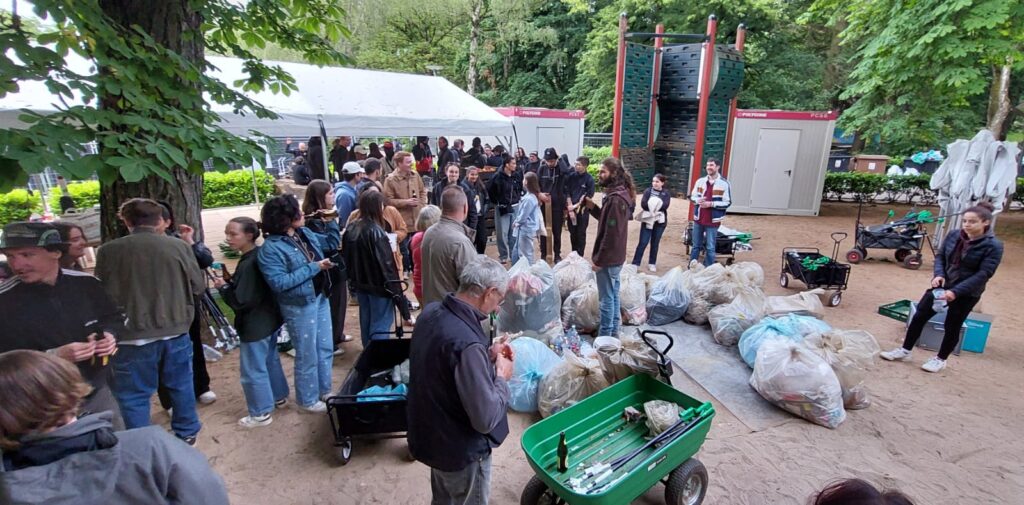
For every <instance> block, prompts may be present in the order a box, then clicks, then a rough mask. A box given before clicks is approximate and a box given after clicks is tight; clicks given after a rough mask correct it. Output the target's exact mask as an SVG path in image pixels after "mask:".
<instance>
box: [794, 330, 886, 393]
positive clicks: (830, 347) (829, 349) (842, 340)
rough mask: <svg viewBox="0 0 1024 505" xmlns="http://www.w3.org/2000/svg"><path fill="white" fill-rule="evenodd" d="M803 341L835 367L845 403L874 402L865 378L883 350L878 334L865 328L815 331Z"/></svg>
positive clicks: (833, 368)
mask: <svg viewBox="0 0 1024 505" xmlns="http://www.w3.org/2000/svg"><path fill="white" fill-rule="evenodd" d="M803 344H804V345H805V346H807V347H808V348H809V349H811V350H812V351H814V353H815V354H817V355H818V356H821V357H822V358H823V359H824V360H825V362H826V363H828V364H829V366H831V367H832V371H833V372H835V374H836V378H838V379H839V386H840V387H841V388H842V390H843V406H844V407H846V409H847V410H855V409H864V408H867V407H868V406H870V405H871V399H870V398H869V397H868V392H867V388H866V387H865V386H864V381H865V379H866V378H867V369H868V368H869V367H870V366H872V365H873V364H874V361H875V356H876V355H877V354H878V352H879V350H880V349H879V347H878V341H877V340H875V337H874V335H872V334H870V333H868V332H866V331H863V330H832V331H830V332H828V333H824V334H812V335H810V336H808V337H807V338H806V339H804V342H803Z"/></svg>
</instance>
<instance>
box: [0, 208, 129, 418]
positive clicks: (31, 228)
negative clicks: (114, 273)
mask: <svg viewBox="0 0 1024 505" xmlns="http://www.w3.org/2000/svg"><path fill="white" fill-rule="evenodd" d="M67 247H68V244H65V243H63V242H61V238H60V233H59V232H58V230H57V227H55V226H53V225H52V224H49V223H28V222H17V223H10V224H8V225H6V226H4V229H3V237H0V252H2V253H3V254H4V255H5V256H7V262H8V265H9V268H10V270H11V273H12V274H13V276H12V277H10V278H8V279H6V280H4V281H3V282H0V352H6V351H10V350H14V349H31V350H36V351H45V352H48V353H51V354H55V355H57V356H59V357H61V358H63V359H65V360H68V361H70V362H72V363H75V364H76V365H78V369H79V370H80V371H81V372H82V377H83V378H85V380H86V381H88V382H89V384H90V385H92V387H93V392H92V393H91V394H90V395H89V396H88V397H87V398H86V400H85V403H84V404H83V405H82V411H83V412H102V411H106V410H110V411H113V414H114V416H113V424H114V428H115V429H124V423H123V421H122V420H121V412H120V410H119V409H118V405H117V402H116V401H115V400H114V396H113V394H112V393H111V391H110V388H109V386H108V380H109V378H110V366H109V365H110V359H111V356H113V355H114V353H115V352H117V343H116V340H115V336H116V335H118V333H119V332H121V331H123V329H124V315H123V314H122V313H121V312H120V311H119V310H118V309H117V307H116V306H115V305H114V302H113V301H112V300H111V299H110V297H109V296H107V293H106V292H105V291H104V290H103V285H102V284H100V281H99V280H98V279H96V278H95V277H93V276H91V275H89V274H86V273H82V272H77V271H74V270H63V269H61V268H60V257H61V254H62V253H63V252H64V251H65V250H67Z"/></svg>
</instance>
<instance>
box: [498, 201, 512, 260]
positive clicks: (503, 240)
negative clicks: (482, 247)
mask: <svg viewBox="0 0 1024 505" xmlns="http://www.w3.org/2000/svg"><path fill="white" fill-rule="evenodd" d="M514 215H515V214H513V213H508V214H505V215H504V216H502V215H501V212H500V211H499V210H498V208H497V207H495V208H494V234H495V235H496V238H497V241H498V258H500V259H501V261H505V260H507V259H508V258H509V254H511V253H512V247H513V246H512V243H513V242H512V216H514Z"/></svg>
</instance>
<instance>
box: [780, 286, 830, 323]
mask: <svg viewBox="0 0 1024 505" xmlns="http://www.w3.org/2000/svg"><path fill="white" fill-rule="evenodd" d="M823 294H825V290H824V289H822V288H817V289H812V290H810V291H802V292H800V293H797V294H795V295H789V296H769V297H768V305H767V308H766V314H767V315H769V316H781V315H784V314H798V315H802V316H813V317H816V318H818V319H825V306H824V305H822V304H821V295H823Z"/></svg>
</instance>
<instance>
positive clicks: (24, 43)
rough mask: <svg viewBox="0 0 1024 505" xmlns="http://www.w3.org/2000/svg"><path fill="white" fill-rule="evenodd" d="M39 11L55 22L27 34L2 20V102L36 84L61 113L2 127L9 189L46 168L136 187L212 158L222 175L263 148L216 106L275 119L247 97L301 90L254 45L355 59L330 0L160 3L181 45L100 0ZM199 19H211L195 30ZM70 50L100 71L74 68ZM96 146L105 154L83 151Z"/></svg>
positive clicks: (45, 2)
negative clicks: (213, 60)
mask: <svg viewBox="0 0 1024 505" xmlns="http://www.w3.org/2000/svg"><path fill="white" fill-rule="evenodd" d="M140 4H141V2H140ZM32 6H33V9H34V11H35V14H36V15H37V16H39V17H40V18H44V19H47V20H48V21H49V22H50V23H51V24H48V25H44V26H41V27H40V28H39V29H38V30H37V31H34V32H29V31H28V30H26V29H25V27H24V26H23V25H22V24H21V22H20V19H19V18H17V17H13V18H10V17H8V18H6V19H0V46H3V47H4V48H5V49H6V52H4V53H2V54H0V83H2V84H0V97H3V96H4V95H6V94H7V93H11V92H17V91H18V90H19V83H21V82H25V81H39V82H42V83H43V84H45V85H46V87H47V88H48V89H49V90H50V92H51V93H53V94H54V97H53V103H55V104H56V108H57V111H56V112H55V113H53V114H50V115H46V116H42V115H39V114H35V113H25V114H23V115H22V116H21V118H20V119H21V120H22V121H23V122H24V123H26V126H24V127H23V128H16V129H10V130H0V146H3V147H2V148H0V188H9V187H12V186H14V185H16V184H23V183H24V182H25V180H26V179H27V174H34V173H39V172H41V171H42V170H43V169H44V168H45V167H51V168H53V169H55V170H57V171H58V172H60V173H61V174H63V175H64V176H65V177H68V178H69V179H84V178H86V177H88V176H91V175H92V174H97V175H98V176H99V179H100V180H101V181H103V182H104V183H110V182H113V181H115V180H118V179H121V180H124V181H127V182H136V181H140V180H142V179H144V178H146V177H148V176H153V175H156V176H160V177H163V178H164V179H166V180H168V181H171V182H173V181H174V177H173V175H172V173H173V172H174V171H176V170H182V169H187V170H190V171H192V172H193V173H200V172H201V171H202V170H203V165H202V163H203V162H204V161H205V160H212V161H213V163H214V165H215V166H216V167H217V168H218V169H221V170H226V169H227V168H228V166H229V164H246V163H249V162H250V161H251V159H252V158H253V157H259V156H260V155H261V153H262V151H261V150H260V148H259V146H258V145H257V144H256V143H255V142H253V141H250V140H245V139H239V138H238V137H236V136H234V135H232V134H230V133H228V132H227V131H225V130H224V129H222V128H220V127H219V126H217V123H218V115H217V114H216V113H215V112H214V111H213V104H215V103H216V104H221V105H226V106H228V107H230V108H231V109H233V110H235V111H238V112H242V113H246V114H252V115H255V116H256V117H260V118H274V117H276V116H275V114H274V113H273V112H272V111H270V110H267V109H265V108H264V107H262V106H261V105H260V104H258V103H257V102H255V101H253V100H251V99H249V98H248V97H247V96H246V95H243V94H242V92H243V91H244V92H256V91H261V90H270V91H272V92H274V93H284V94H289V93H290V92H292V91H294V90H295V84H294V79H292V77H291V76H290V75H288V73H287V72H285V71H284V70H283V69H282V68H281V67H280V66H277V65H268V64H266V63H264V62H263V60H262V59H260V58H259V57H257V56H256V55H255V54H253V52H252V51H251V50H250V49H249V48H260V47H264V46H266V44H267V43H268V42H270V43H276V44H277V45H279V46H280V47H282V48H284V49H286V50H290V51H294V52H296V53H298V54H300V55H301V56H302V58H303V59H305V60H307V61H310V62H312V63H316V64H321V65H323V64H327V63H343V62H345V61H347V60H346V58H345V57H344V56H343V55H342V54H341V53H340V52H338V51H337V50H335V49H334V48H333V47H332V43H334V42H336V41H337V40H339V39H340V38H342V37H344V36H346V35H347V33H348V32H347V30H346V29H345V28H344V24H343V21H344V14H345V13H344V11H343V10H342V9H341V8H340V7H338V6H337V5H335V2H333V1H330V0H276V1H272V0H265V1H250V2H234V1H231V0H208V1H204V2H192V1H188V0H174V1H167V2H161V3H160V4H154V5H153V8H154V10H157V9H158V10H159V11H160V15H161V16H168V17H169V18H168V19H166V21H165V22H166V23H168V24H170V25H175V24H177V25H178V29H182V30H183V31H184V33H182V34H180V37H178V36H177V34H174V33H173V29H172V30H170V37H171V38H173V39H175V40H177V41H179V42H180V45H181V48H169V47H165V46H162V45H161V44H160V43H158V42H157V41H156V40H155V39H154V38H153V37H151V36H150V35H149V34H148V33H146V31H145V30H143V29H142V28H140V27H139V26H138V25H134V24H133V25H131V26H125V25H121V24H118V23H116V22H115V21H114V20H113V19H112V17H111V16H108V13H107V12H105V11H104V10H103V7H104V6H106V7H108V8H110V5H107V4H105V3H103V2H95V1H76V0H35V1H33V2H32ZM132 15H134V14H132V13H119V14H118V16H120V17H121V18H122V19H131V16H132ZM143 15H156V14H155V13H146V14H143ZM170 16H177V18H170ZM196 20H202V24H201V25H198V26H196V27H193V26H191V25H190V23H193V24H197V23H198V21H196ZM126 24H127V23H126ZM196 39H199V40H196ZM182 48H183V49H184V50H182ZM203 49H205V51H206V53H210V54H223V55H228V56H233V57H237V58H241V59H243V60H244V64H243V68H244V70H245V72H246V73H247V74H248V78H246V79H242V80H240V81H237V82H233V83H224V82H221V81H220V80H218V79H216V78H215V77H213V76H212V75H211V74H210V73H208V72H207V70H208V69H209V68H210V64H209V62H208V61H207V60H206V59H205V58H203V57H202V56H201V55H202V54H203V52H202V51H203ZM72 53H73V54H74V55H75V56H79V57H82V58H85V59H87V60H91V61H94V62H95V63H96V68H97V69H99V70H95V69H89V68H85V69H83V68H70V67H69V65H68V61H69V60H68V58H69V55H70V54H72ZM78 99H80V100H81V104H76V102H75V100H78ZM92 141H96V142H97V143H98V145H99V154H89V153H87V152H83V151H82V149H81V148H80V146H81V144H84V143H88V142H92Z"/></svg>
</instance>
